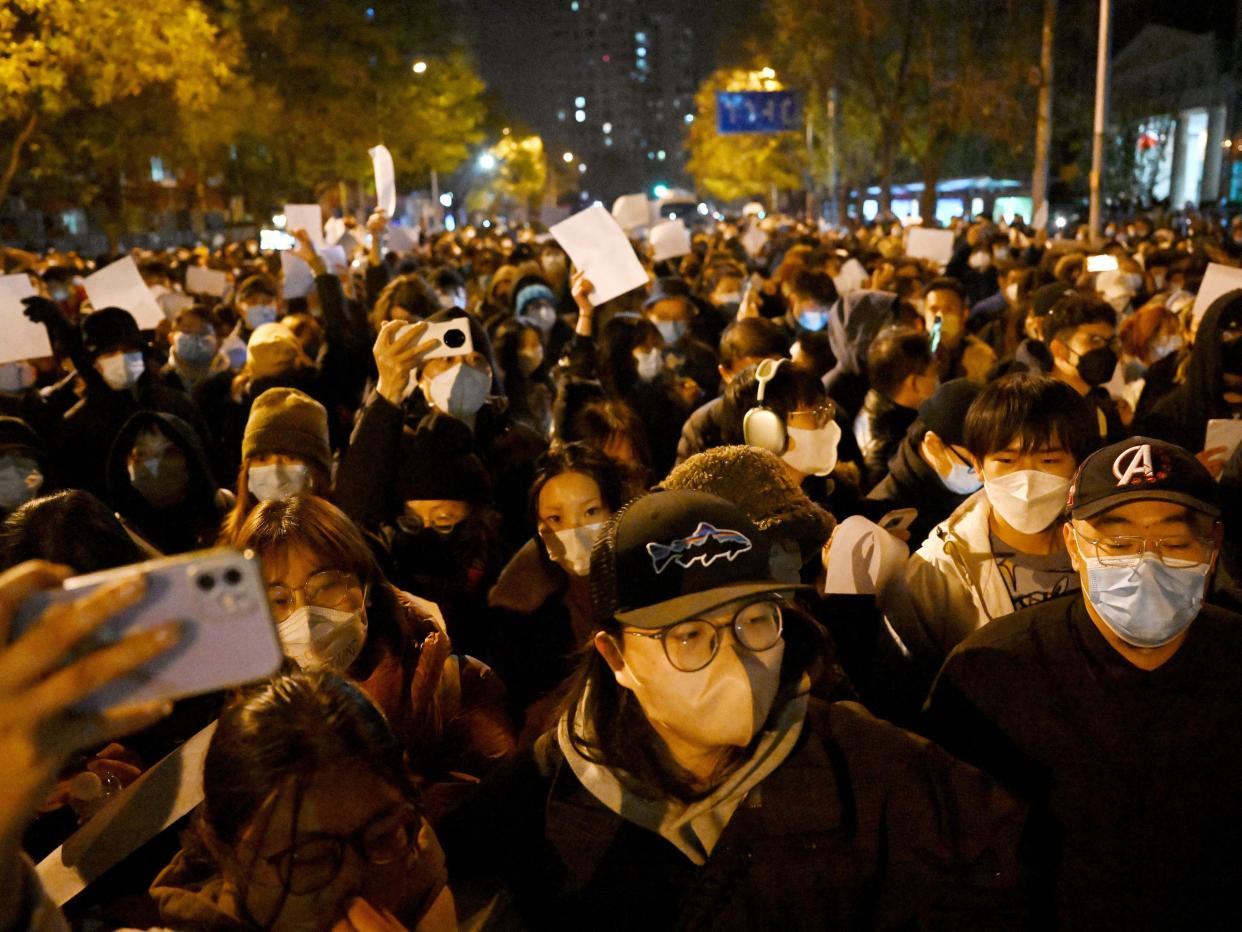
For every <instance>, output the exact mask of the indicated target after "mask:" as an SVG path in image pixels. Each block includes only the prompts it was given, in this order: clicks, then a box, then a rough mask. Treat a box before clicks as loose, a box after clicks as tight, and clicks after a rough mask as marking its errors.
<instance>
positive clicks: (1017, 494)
mask: <svg viewBox="0 0 1242 932" xmlns="http://www.w3.org/2000/svg"><path fill="white" fill-rule="evenodd" d="M1091 423H1092V421H1091V414H1090V411H1089V409H1088V408H1087V407H1086V405H1085V404H1084V403H1083V402H1082V399H1081V398H1079V397H1078V395H1077V394H1076V393H1075V392H1074V391H1073V390H1072V389H1070V388H1069V387H1068V386H1066V385H1064V384H1062V383H1060V382H1057V381H1054V380H1052V379H1049V378H1046V377H1043V376H1033V375H1021V374H1018V375H1010V376H1006V377H1005V378H1003V379H1000V380H999V381H996V382H993V383H992V384H991V385H989V386H988V387H987V388H985V389H984V390H983V392H982V393H980V395H979V397H978V398H976V399H975V401H974V402H973V403H972V404H971V406H970V409H969V410H968V411H967V413H966V423H965V433H964V439H965V446H966V449H967V450H968V451H969V453H970V459H971V463H972V465H973V466H974V468H975V473H976V475H977V477H978V479H979V480H981V481H982V483H983V488H982V489H981V490H980V491H978V492H975V493H974V494H973V495H971V496H970V497H969V498H967V499H966V500H965V501H964V502H963V503H962V504H961V505H960V506H959V507H958V508H957V509H956V510H955V511H954V512H953V514H951V515H950V516H949V517H948V518H946V519H945V520H944V521H942V522H941V523H940V524H938V525H937V526H936V527H935V529H934V530H933V531H932V532H931V533H930V534H929V535H928V537H927V539H926V540H925V541H924V542H923V545H922V546H921V547H920V548H919V549H918V551H917V552H916V553H915V554H914V555H913V556H911V558H910V562H909V563H908V564H907V566H906V572H905V579H904V586H905V588H906V590H908V594H909V597H910V606H909V613H908V614H903V615H901V616H897V615H894V616H892V618H891V621H892V623H893V626H894V628H895V629H896V632H897V634H898V636H899V637H900V638H901V639H902V640H903V641H904V642H905V643H906V645H907V647H908V649H909V650H910V651H911V652H912V653H913V654H915V655H916V656H917V657H918V658H919V666H920V668H921V670H922V673H923V675H924V676H925V677H926V682H925V684H924V686H926V685H929V684H930V682H931V677H932V676H933V675H934V673H935V671H936V670H937V669H938V668H939V666H940V664H941V663H942V662H943V660H944V657H945V655H947V654H948V652H949V651H950V650H952V649H953V647H954V645H956V644H957V643H958V642H959V641H961V640H962V639H963V638H965V637H966V636H967V635H968V634H970V633H971V632H972V631H975V630H976V629H978V628H981V627H982V626H983V625H985V624H987V623H988V622H989V621H991V620H992V619H995V618H999V617H1001V616H1003V615H1008V614H1009V613H1011V612H1013V611H1015V610H1016V609H1019V608H1024V607H1026V606H1029V605H1036V604H1038V603H1040V602H1043V601H1045V600H1047V599H1051V598H1055V597H1056V596H1058V595H1063V594H1065V593H1066V592H1070V591H1072V590H1073V589H1075V588H1077V585H1078V577H1077V574H1076V573H1075V572H1074V570H1073V567H1072V566H1071V563H1070V555H1069V554H1068V553H1067V552H1066V550H1065V545H1064V543H1063V542H1062V539H1061V516H1062V512H1063V511H1064V509H1065V498H1066V493H1067V492H1068V490H1069V487H1070V480H1071V478H1072V476H1073V475H1074V470H1075V468H1076V467H1077V465H1078V463H1080V462H1081V461H1082V460H1083V459H1084V458H1085V457H1086V455H1087V454H1088V453H1089V452H1090V451H1091V450H1092V449H1094V448H1095V447H1096V446H1097V443H1096V441H1095V435H1094V434H1093V432H1092V431H1091V429H1090V425H1091Z"/></svg>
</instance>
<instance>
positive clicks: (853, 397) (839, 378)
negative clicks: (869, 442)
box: [824, 290, 897, 420]
mask: <svg viewBox="0 0 1242 932" xmlns="http://www.w3.org/2000/svg"><path fill="white" fill-rule="evenodd" d="M896 304H897V295H895V294H892V293H890V292H887V291H870V290H859V291H851V292H850V293H849V294H847V295H844V296H843V297H841V298H838V299H837V303H836V304H834V305H833V308H832V313H830V314H829V315H828V344H829V345H830V346H831V347H832V352H833V355H834V356H836V358H837V364H836V365H835V366H834V367H833V368H832V370H831V371H829V373H828V374H827V375H826V376H824V388H826V389H827V390H828V394H829V395H831V396H832V400H833V401H835V402H836V403H837V406H838V407H840V408H841V409H842V410H844V411H845V413H846V414H847V415H848V416H849V417H850V419H851V420H852V419H853V418H854V416H855V415H856V414H858V411H859V409H860V408H861V407H862V403H863V397H864V396H865V395H866V394H867V351H868V350H869V349H870V348H871V342H872V340H874V339H875V336H876V334H877V333H879V332H880V331H881V330H883V329H884V327H885V325H886V324H888V323H889V321H890V320H891V318H892V316H893V309H894V308H895V307H896Z"/></svg>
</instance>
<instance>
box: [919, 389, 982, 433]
mask: <svg viewBox="0 0 1242 932" xmlns="http://www.w3.org/2000/svg"><path fill="white" fill-rule="evenodd" d="M981 391H983V386H982V385H980V384H979V383H978V382H975V381H973V380H972V379H950V380H949V381H947V382H943V383H941V385H940V387H939V388H937V389H936V392H935V394H933V395H932V396H931V397H930V398H928V399H927V400H926V401H924V402H923V403H922V404H921V405H920V406H919V420H920V421H922V422H923V426H924V427H926V428H927V429H928V430H931V431H935V432H936V436H937V437H939V438H940V439H941V440H943V441H944V442H945V443H947V444H949V445H951V446H955V447H960V446H965V444H966V412H967V411H969V410H970V406H971V405H972V404H973V403H974V400H975V399H976V398H978V397H979V393H980V392H981Z"/></svg>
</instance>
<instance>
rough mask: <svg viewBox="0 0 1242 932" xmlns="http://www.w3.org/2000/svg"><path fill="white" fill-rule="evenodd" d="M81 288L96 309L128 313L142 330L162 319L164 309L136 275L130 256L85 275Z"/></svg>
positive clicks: (134, 265) (151, 326) (152, 326)
mask: <svg viewBox="0 0 1242 932" xmlns="http://www.w3.org/2000/svg"><path fill="white" fill-rule="evenodd" d="M82 287H83V288H85V289H86V296H87V297H88V298H90V299H91V306H92V307H94V308H95V310H97V311H100V310H103V309H104V308H105V307H119V308H121V309H122V310H126V311H129V313H130V314H132V315H133V317H134V320H136V321H137V322H138V326H139V327H141V328H142V329H143V330H154V329H155V328H156V327H158V326H159V325H160V322H161V321H163V320H164V310H163V308H161V307H160V305H159V302H158V301H156V300H155V295H153V294H151V289H150V288H148V287H147V285H146V282H144V281H143V280H142V276H141V275H140V274H138V266H137V265H136V264H135V263H134V257H133V256H126V257H125V258H123V259H117V260H116V261H115V262H113V263H112V264H111V265H106V266H104V267H103V268H102V269H100V270H99V271H98V272H95V273H93V274H91V275H88V276H87V277H86V278H85V280H84V281H83V282H82Z"/></svg>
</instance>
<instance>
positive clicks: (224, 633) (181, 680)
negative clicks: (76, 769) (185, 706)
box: [13, 548, 282, 711]
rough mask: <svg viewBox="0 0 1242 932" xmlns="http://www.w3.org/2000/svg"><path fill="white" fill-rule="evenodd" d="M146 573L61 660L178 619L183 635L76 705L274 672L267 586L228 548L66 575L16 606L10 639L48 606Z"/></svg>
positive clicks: (174, 693) (246, 558)
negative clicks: (136, 590) (133, 598)
mask: <svg viewBox="0 0 1242 932" xmlns="http://www.w3.org/2000/svg"><path fill="white" fill-rule="evenodd" d="M135 572H139V573H142V574H143V575H144V576H145V577H146V582H147V588H146V592H145V593H144V594H143V597H142V599H141V600H140V601H139V602H138V603H136V604H135V605H132V606H130V607H129V608H128V609H126V610H124V611H122V612H118V613H117V614H116V615H115V616H114V617H112V618H111V619H109V620H108V621H106V622H104V624H103V625H102V626H101V627H100V628H98V629H97V630H96V631H95V632H94V634H92V635H91V636H90V637H89V638H86V639H84V640H83V641H82V642H80V643H79V644H78V645H77V647H76V648H75V650H74V651H73V652H71V654H70V656H68V657H67V658H66V660H65V662H66V664H68V663H71V662H73V661H74V660H78V659H80V658H81V657H82V656H84V655H86V654H89V653H90V652H92V651H94V650H98V649H99V648H101V647H105V646H107V645H108V644H113V643H115V642H117V641H119V640H120V639H121V638H122V637H124V636H125V635H128V634H131V633H133V632H136V631H141V630H144V629H147V628H154V627H157V626H159V625H162V624H164V623H165V622H168V621H180V622H181V624H182V633H181V640H180V642H179V643H178V644H177V646H176V647H174V648H173V649H172V650H170V651H168V652H167V653H165V654H163V655H161V656H160V657H157V658H156V659H155V660H153V661H151V662H150V663H148V664H147V665H146V666H144V667H142V668H140V669H138V670H136V671H134V672H133V673H131V674H129V675H128V676H126V677H123V678H121V679H119V680H114V681H113V682H111V683H109V684H108V685H107V686H104V687H103V688H101V689H98V690H96V691H95V692H94V693H91V695H89V696H87V697H86V698H85V699H83V700H82V701H81V702H80V703H78V707H79V708H80V709H82V710H84V711H100V710H103V709H106V708H109V707H111V706H115V705H122V704H129V703H134V702H147V701H150V700H156V699H170V700H171V699H181V698H183V697H185V696H194V695H198V694H200V693H207V692H214V691H215V690H218V689H228V688H230V687H233V686H240V685H241V684H243V683H249V682H251V681H253V680H260V679H264V678H266V677H268V676H271V675H272V674H273V673H275V672H276V671H277V669H279V667H280V664H281V657H282V655H281V649H280V641H279V640H278V638H277V636H276V625H275V623H274V622H273V621H272V615H271V611H270V610H269V609H268V605H267V590H266V588H265V587H264V585H263V576H262V574H261V573H260V572H259V561H258V559H257V558H256V557H255V556H254V555H253V554H252V553H249V552H247V553H239V552H238V551H236V550H230V549H228V548H217V549H213V550H201V551H198V552H196V553H189V554H183V555H181V556H176V557H165V558H162V559H158V560H150V561H147V562H145V563H136V564H133V565H131V566H124V567H119V568H117V569H112V570H103V571H101V572H98V573H90V574H87V575H85V576H74V577H72V578H70V579H67V580H65V582H64V583H63V584H62V586H61V588H59V589H49V590H45V591H42V592H38V593H36V594H35V595H33V596H31V597H30V598H29V599H27V600H26V601H25V602H24V603H22V605H21V606H20V608H19V609H18V610H17V614H16V617H15V619H14V622H13V637H15V638H16V637H17V636H19V635H21V634H22V633H23V632H24V631H25V630H26V629H28V628H29V627H30V626H31V625H32V624H34V623H35V621H36V620H37V619H38V618H39V616H40V615H42V614H43V612H44V611H45V610H46V609H48V608H50V607H51V606H53V605H58V604H61V603H64V602H70V601H73V600H74V599H78V598H81V597H82V596H83V595H85V594H87V593H88V592H90V591H91V590H93V589H97V588H98V587H99V586H102V585H104V584H105V583H109V582H112V581H113V580H115V579H117V578H118V577H122V576H128V575H129V574H131V573H135Z"/></svg>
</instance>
